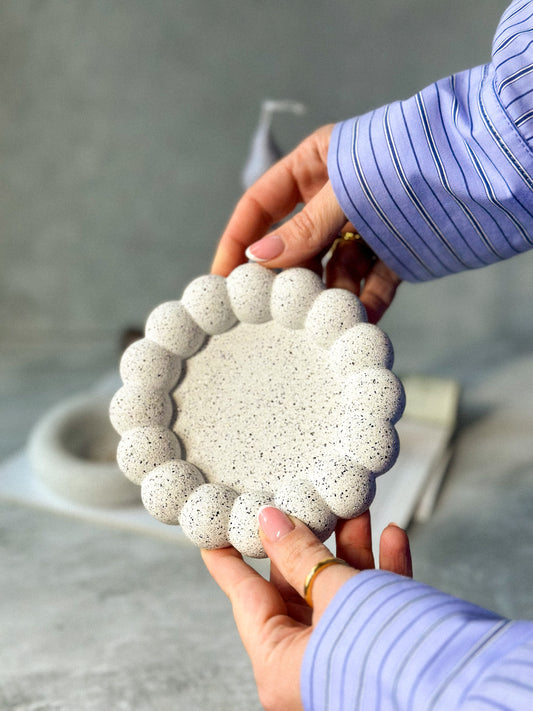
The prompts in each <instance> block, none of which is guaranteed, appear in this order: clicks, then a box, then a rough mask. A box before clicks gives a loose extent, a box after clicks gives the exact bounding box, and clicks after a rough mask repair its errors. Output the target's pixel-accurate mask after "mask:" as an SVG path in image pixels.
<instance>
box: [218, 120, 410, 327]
mask: <svg viewBox="0 0 533 711" xmlns="http://www.w3.org/2000/svg"><path fill="white" fill-rule="evenodd" d="M332 130H333V126H332V125H329V126H323V127H322V128H320V129H318V130H317V131H315V132H314V133H313V134H311V136H309V137H308V138H307V139H305V140H304V141H303V142H302V143H301V144H300V145H299V146H298V147H297V148H296V149H295V150H293V151H292V152H291V153H289V154H288V155H287V156H285V157H284V158H282V159H281V160H280V161H279V162H278V163H276V164H275V165H274V166H273V167H272V168H270V169H269V170H268V171H267V172H266V173H265V174H264V175H263V176H262V177H261V178H259V180H258V181H257V182H256V183H255V184H254V185H252V187H251V188H250V189H249V190H247V191H246V192H245V194H244V195H243V196H242V198H241V199H240V201H239V203H238V204H237V207H236V208H235V211H234V213H233V215H232V217H231V219H230V221H229V223H228V225H227V227H226V229H225V231H224V233H223V235H222V237H221V239H220V242H219V245H218V248H217V251H216V254H215V258H214V261H213V265H212V268H211V270H212V272H214V273H215V274H221V275H222V276H227V275H228V274H229V273H230V272H231V271H232V270H233V269H234V268H235V267H237V266H238V265H239V264H242V263H244V262H245V261H246V258H247V256H248V257H250V258H251V259H253V260H254V261H260V262H261V263H262V264H264V265H265V266H267V267H271V268H273V269H277V268H286V267H294V266H304V267H307V268H309V269H313V270H314V271H316V272H317V273H318V274H322V267H321V262H322V259H323V257H324V255H325V254H327V252H328V251H329V249H330V248H331V245H332V244H333V242H334V240H335V239H336V238H337V236H338V234H339V232H340V231H341V230H343V229H348V230H350V231H353V230H354V228H353V227H351V226H350V225H349V224H348V223H347V221H346V217H345V215H344V213H343V212H342V209H341V207H340V205H339V203H338V202H337V199H336V197H335V194H334V192H333V188H332V186H331V183H330V181H329V179H328V171H327V153H328V147H329V141H330V137H331V132H332ZM299 203H304V204H305V206H304V207H303V209H302V210H300V211H299V212H297V213H296V214H295V215H294V216H293V217H292V218H291V219H289V220H287V221H286V222H285V223H284V224H282V225H279V226H278V227H277V228H276V229H275V231H274V233H271V234H266V233H267V231H268V230H269V229H270V228H272V226H273V225H275V224H276V223H279V222H280V221H281V220H283V219H285V218H286V217H287V216H288V215H290V214H291V212H292V211H293V210H294V209H295V208H296V207H297V205H298V204H299ZM247 250H248V252H247ZM400 281H401V280H400V278H399V277H398V276H397V275H396V274H395V273H394V272H393V271H392V270H391V269H389V267H387V265H386V264H385V263H384V262H382V261H381V260H380V259H374V260H368V248H367V250H366V253H364V250H363V251H362V250H361V247H360V244H359V245H355V244H354V243H351V244H350V243H343V244H342V245H341V246H339V248H338V249H336V250H335V253H334V256H333V258H332V260H331V262H330V264H329V266H328V270H327V273H326V285H327V286H329V287H332V286H333V287H342V288H345V289H348V290H350V291H353V292H354V293H356V294H358V295H359V296H360V298H361V301H362V302H363V304H364V305H365V307H366V310H367V313H368V319H369V321H370V322H371V323H376V322H377V321H379V319H380V318H381V316H382V315H383V314H384V313H385V311H386V309H387V308H388V307H389V305H390V304H391V302H392V300H393V298H394V295H395V293H396V289H397V288H398V285H399V284H400ZM361 282H363V286H362V288H361V287H360V284H361Z"/></svg>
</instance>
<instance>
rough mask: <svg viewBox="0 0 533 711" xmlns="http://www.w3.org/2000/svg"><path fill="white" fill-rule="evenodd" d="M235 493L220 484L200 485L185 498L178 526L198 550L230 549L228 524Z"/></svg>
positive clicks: (235, 496)
mask: <svg viewBox="0 0 533 711" xmlns="http://www.w3.org/2000/svg"><path fill="white" fill-rule="evenodd" d="M236 498H237V492H235V491H233V490H232V489H230V488H229V487H227V486H222V485H221V484H202V485H201V486H199V487H198V488H197V489H195V490H194V491H193V493H192V494H191V495H190V496H189V498H188V499H187V501H186V502H185V505H184V507H183V509H182V510H181V516H180V525H181V527H182V529H183V531H184V533H185V535H186V536H188V538H190V539H191V541H193V542H194V543H196V545H197V546H199V547H200V548H207V549H211V548H225V547H227V546H229V545H230V543H229V536H228V527H229V520H230V515H231V509H232V506H233V502H234V501H235V499H236Z"/></svg>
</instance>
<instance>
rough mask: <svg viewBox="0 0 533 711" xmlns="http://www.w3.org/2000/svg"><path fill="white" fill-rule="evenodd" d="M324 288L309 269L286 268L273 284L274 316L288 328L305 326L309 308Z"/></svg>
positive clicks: (271, 306)
mask: <svg viewBox="0 0 533 711" xmlns="http://www.w3.org/2000/svg"><path fill="white" fill-rule="evenodd" d="M323 290H324V284H323V283H322V281H321V280H320V277H319V276H317V275H316V274H315V273H314V272H312V271H310V270H309V269H301V268H298V267H296V268H294V269H286V270H285V271H284V272H280V273H279V274H278V275H277V276H276V278H275V279H274V284H273V285H272V296H271V299H270V311H271V313H272V318H273V319H274V321H277V322H278V323H280V324H281V325H282V326H285V327H286V328H293V329H296V328H303V327H304V324H305V319H306V318H307V314H308V312H309V309H310V308H311V306H312V304H313V302H314V300H315V299H316V297H317V296H318V295H319V294H320V293H321V292H322V291H323Z"/></svg>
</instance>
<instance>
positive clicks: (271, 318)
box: [110, 264, 405, 557]
mask: <svg viewBox="0 0 533 711" xmlns="http://www.w3.org/2000/svg"><path fill="white" fill-rule="evenodd" d="M392 364H393V350H392V345H391V343H390V340H389V338H388V337H387V335H386V334H385V333H384V332H383V331H382V330H381V329H380V328H379V327H377V326H374V325H371V324H368V323H367V322H366V313H365V310H364V307H363V306H362V304H361V302H360V301H359V299H358V298H357V297H356V296H354V295H353V294H351V293H350V292H348V291H345V290H343V289H325V288H324V285H323V283H322V281H321V280H320V279H319V277H318V276H317V275H316V274H314V273H313V272H311V271H309V270H307V269H301V268H294V269H288V270H285V271H283V272H281V273H279V274H275V273H274V272H272V271H269V270H267V269H265V268H264V267H262V266H260V265H257V264H245V265H242V266H240V267H238V268H237V269H235V270H234V271H233V272H232V273H231V274H230V275H229V276H228V277H227V278H223V277H220V276H216V275H206V276H202V277H199V278H197V279H195V280H194V281H193V282H192V283H191V284H190V285H189V286H188V287H187V288H186V289H185V292H184V293H183V296H182V298H181V300H179V301H169V302H166V303H163V304H161V305H160V306H158V307H157V308H156V309H155V310H154V311H153V312H152V313H151V314H150V316H149V318H148V321H147V323H146V330H145V337H144V338H143V339H141V340H139V341H136V342H135V343H133V344H132V345H131V346H130V347H129V348H128V349H127V350H126V351H125V353H124V355H123V357H122V360H121V363H120V373H121V377H122V381H123V383H124V385H123V387H122V388H121V389H120V390H119V391H118V392H117V393H116V394H115V396H114V398H113V400H112V402H111V411H110V415H111V421H112V423H113V426H114V427H115V429H116V430H117V431H118V433H119V434H120V435H121V440H120V444H119V446H118V452H117V461H118V464H119V467H120V469H121V470H122V472H123V473H124V474H125V475H126V476H127V477H128V479H130V480H131V481H132V482H134V483H136V484H139V485H140V486H141V496H142V500H143V503H144V505H145V507H146V508H147V509H148V511H149V512H150V513H151V514H152V515H153V516H155V517H156V518H157V519H159V520H160V521H162V522H164V523H166V524H173V525H176V524H179V525H181V527H182V528H183V531H184V533H185V534H186V535H187V536H188V537H189V538H190V539H191V540H192V541H193V542H194V543H196V544H197V545H198V546H200V547H203V548H220V547H224V546H228V545H233V546H235V548H237V549H238V550H239V551H240V552H241V553H243V554H244V555H248V556H251V557H263V556H264V551H263V547H262V545H261V540H260V538H259V535H258V526H257V512H258V510H259V509H260V507H261V506H264V505H268V504H273V505H276V506H278V507H279V508H281V509H282V510H284V511H285V512H287V513H289V514H291V515H294V516H297V517H298V518H300V519H302V520H303V521H304V522H305V523H307V524H308V525H309V526H310V527H311V528H312V529H313V530H314V531H315V533H316V534H317V535H318V536H319V537H320V538H321V539H322V540H325V539H326V538H327V537H328V536H329V535H330V533H331V532H332V530H333V529H334V527H335V524H336V521H337V519H338V518H352V517H355V516H357V515H358V514H360V513H361V512H362V511H364V510H365V509H366V508H368V506H369V505H370V503H371V501H372V499H373V497H374V494H375V477H376V476H378V475H380V474H383V473H384V472H386V471H387V470H388V469H390V468H391V467H392V465H393V464H394V462H395V460H396V457H397V455H398V451H399V443H398V436H397V432H396V429H395V427H394V424H395V422H397V420H398V419H399V417H400V416H401V414H402V412H403V408H404V403H405V398H404V391H403V387H402V384H401V382H400V381H399V379H398V378H397V377H396V376H395V375H394V374H393V373H392V371H391V367H392Z"/></svg>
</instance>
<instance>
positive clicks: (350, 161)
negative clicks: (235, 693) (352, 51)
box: [301, 0, 533, 711]
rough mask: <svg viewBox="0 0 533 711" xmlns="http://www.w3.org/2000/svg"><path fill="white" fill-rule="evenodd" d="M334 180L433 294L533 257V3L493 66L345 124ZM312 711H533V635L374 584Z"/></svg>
mask: <svg viewBox="0 0 533 711" xmlns="http://www.w3.org/2000/svg"><path fill="white" fill-rule="evenodd" d="M328 170H329V175H330V179H331V181H332V184H333V188H334V190H335V194H336V196H337V198H338V200H339V202H340V204H341V205H342V207H343V210H344V212H345V214H346V215H347V217H348V218H349V219H350V221H351V222H352V223H353V224H354V225H355V227H356V228H357V229H358V230H359V231H360V233H361V234H362V235H363V237H364V238H365V239H366V240H367V242H368V243H369V244H370V245H371V246H372V248H373V249H374V251H375V252H376V253H377V254H378V255H379V256H380V257H381V258H382V259H383V260H384V261H385V262H386V263H387V264H388V265H389V266H390V267H391V268H392V269H394V270H395V271H396V272H397V274H398V275H399V276H401V277H402V278H404V279H406V280H409V281H422V280H427V279H433V278H437V277H441V276H444V275H446V274H451V273H454V272H457V271H461V270H464V269H473V268H477V267H482V266H484V265H488V264H492V263H494V262H496V261H499V260H502V259H507V258H509V257H512V256H514V255H516V254H519V253H521V252H523V251H526V250H528V249H530V248H531V247H532V246H533V0H515V1H514V2H512V3H511V4H510V6H509V7H508V8H507V10H506V11H505V13H504V14H503V16H502V19H501V21H500V24H499V26H498V28H497V31H496V34H495V36H494V41H493V46H492V61H491V62H490V63H489V64H487V65H485V66H480V67H475V68H474V69H471V70H469V71H465V72H461V73H459V74H456V75H453V76H451V77H448V78H446V79H443V80H441V81H438V82H436V83H435V84H433V85H432V86H429V87H427V88H426V89H424V90H422V91H421V92H419V93H418V94H417V95H416V96H414V97H412V98H411V99H408V100H406V101H400V102H396V103H393V104H391V105H389V106H385V107H382V108H380V109H377V110H375V111H372V112H370V113H368V114H366V115H364V116H361V117H358V118H354V119H351V120H349V121H345V122H343V123H340V124H338V125H337V126H336V127H335V129H334V132H333V135H332V140H331V145H330V150H329V157H328ZM301 689H302V699H303V702H304V707H305V709H306V711H324V710H325V709H329V710H330V711H333V710H334V711H344V709H350V711H357V710H359V711H379V710H380V709H381V710H382V711H389V710H390V709H397V710H398V711H427V710H429V709H431V710H438V709H442V710H443V711H455V710H456V709H461V711H474V710H475V711H500V710H503V709H506V710H508V711H521V710H525V709H527V710H528V711H530V710H531V709H533V622H530V621H510V620H506V619H504V618H502V617H500V616H499V615H497V614H495V613H492V612H489V611H487V610H483V609H482V608H479V607H476V606H475V605H472V604H470V603H468V602H465V601H464V600H459V599H457V598H454V597H451V596H449V595H446V594H444V593H442V592H440V591H437V590H435V589H433V588H430V587H428V586H426V585H423V584H421V583H418V582H415V581H412V580H408V579H406V578H402V577H401V576H397V575H394V574H392V573H387V572H384V571H364V572H362V573H360V574H359V575H357V576H355V577H354V578H353V579H352V580H350V581H349V582H348V583H346V585H344V587H343V588H342V589H341V590H340V591H339V593H338V594H337V595H336V596H335V598H334V600H333V601H332V603H331V605H330V606H329V607H328V609H327V611H326V613H325V614H324V616H323V617H322V619H321V620H320V622H319V624H318V626H317V628H316V630H315V631H314V633H313V635H312V637H311V640H310V642H309V645H308V648H307V650H306V655H305V658H304V662H303V666H302V673H301Z"/></svg>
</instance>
